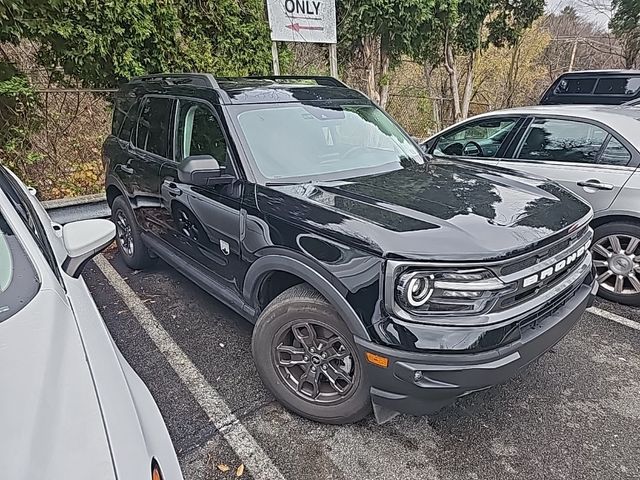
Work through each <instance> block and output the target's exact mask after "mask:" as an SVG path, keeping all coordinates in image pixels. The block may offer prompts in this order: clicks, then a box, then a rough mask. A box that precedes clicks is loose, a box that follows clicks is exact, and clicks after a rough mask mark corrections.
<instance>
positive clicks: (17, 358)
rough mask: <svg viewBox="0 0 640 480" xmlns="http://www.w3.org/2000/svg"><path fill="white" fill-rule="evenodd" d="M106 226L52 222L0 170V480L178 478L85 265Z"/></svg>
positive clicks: (158, 421) (165, 437) (152, 407)
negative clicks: (86, 279)
mask: <svg viewBox="0 0 640 480" xmlns="http://www.w3.org/2000/svg"><path fill="white" fill-rule="evenodd" d="M114 235H115V227H114V225H113V224H112V223H111V222H109V221H108V220H85V221H81V222H74V223H69V224H66V225H64V227H62V226H60V225H57V224H54V223H52V221H51V219H50V218H49V216H48V215H47V213H46V211H45V210H44V208H43V207H42V205H40V203H39V202H38V201H37V199H36V198H35V196H33V195H31V194H30V193H29V190H28V189H27V188H26V187H25V186H24V185H23V184H22V183H21V182H20V181H19V180H18V179H17V178H16V177H15V176H14V175H13V174H12V173H11V172H9V171H8V170H7V169H5V168H3V167H2V166H0V365H1V367H0V477H1V478H6V479H11V480H34V479H64V480H75V479H78V480H80V479H82V480H87V479H91V480H98V479H104V480H107V479H109V480H115V479H118V480H144V479H150V480H159V479H162V480H181V479H182V474H181V472H180V467H179V464H178V460H177V458H176V454H175V450H174V448H173V445H172V443H171V439H170V438H169V434H168V432H167V428H166V426H165V424H164V421H163V420H162V416H161V415H160V412H159V410H158V407H157V406H156V404H155V402H154V400H153V398H152V397H151V394H150V393H149V390H147V387H146V386H145V385H144V383H143V382H142V380H141V379H140V378H139V377H138V375H136V373H135V372H134V371H133V370H132V369H131V367H130V366H129V364H128V363H127V362H126V361H125V359H124V358H123V357H122V355H121V354H120V352H119V351H118V349H117V347H116V345H115V344H114V342H113V340H112V338H111V336H110V334H109V331H108V330H107V327H106V326H105V324H104V321H103V319H102V317H101V316H100V312H99V311H98V309H97V307H96V305H95V303H94V302H93V299H92V298H91V295H90V294H89V291H88V290H87V286H86V285H85V283H84V281H83V279H82V278H81V277H80V273H81V270H82V267H83V266H84V265H85V264H86V263H87V262H88V261H89V260H90V259H91V258H92V257H93V256H94V255H95V254H97V253H98V252H99V251H100V250H102V249H103V248H104V247H106V246H107V245H108V244H110V243H111V241H112V240H113V238H114Z"/></svg>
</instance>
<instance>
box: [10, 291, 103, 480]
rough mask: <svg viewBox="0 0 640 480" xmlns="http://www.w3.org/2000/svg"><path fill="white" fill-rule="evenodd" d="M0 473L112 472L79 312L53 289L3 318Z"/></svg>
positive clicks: (27, 479)
mask: <svg viewBox="0 0 640 480" xmlns="http://www.w3.org/2000/svg"><path fill="white" fill-rule="evenodd" d="M0 472H2V474H1V475H0V476H2V478H10V479H13V480H33V479H37V478H42V479H50V478H55V479H58V478H60V479H65V480H75V479H78V480H80V479H82V480H86V479H88V478H90V479H92V480H95V479H114V478H115V474H114V466H113V462H112V460H111V452H110V449H109V442H108V440H107V436H106V432H105V427H104V424H103V420H102V413H101V410H100V404H99V402H98V398H97V395H96V389H95V387H94V383H93V379H92V376H91V371H90V369H89V365H88V363H87V359H86V355H85V351H84V348H83V345H82V341H81V338H80V335H79V333H78V328H77V325H76V322H75V318H74V315H73V312H72V311H71V309H70V308H69V306H68V305H67V304H66V302H65V301H64V300H63V299H62V298H61V297H60V296H59V295H58V293H56V292H54V291H53V290H48V289H42V290H41V291H40V292H39V293H38V294H37V295H36V297H35V298H34V299H33V300H32V301H31V302H30V303H29V304H28V305H27V306H26V307H25V308H23V309H22V310H20V311H19V312H18V313H17V314H16V315H14V316H13V317H11V318H10V319H8V320H6V321H5V322H3V323H0Z"/></svg>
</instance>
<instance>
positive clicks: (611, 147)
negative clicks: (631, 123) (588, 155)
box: [599, 137, 631, 166]
mask: <svg viewBox="0 0 640 480" xmlns="http://www.w3.org/2000/svg"><path fill="white" fill-rule="evenodd" d="M629 160H631V153H629V150H627V149H626V147H625V146H624V145H622V144H621V143H620V142H619V141H618V140H616V139H615V138H613V137H611V139H610V140H609V143H608V144H607V148H605V149H604V152H602V155H601V156H600V162H599V163H604V164H607V165H621V166H624V165H626V164H627V163H629Z"/></svg>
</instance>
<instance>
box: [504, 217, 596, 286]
mask: <svg viewBox="0 0 640 480" xmlns="http://www.w3.org/2000/svg"><path fill="white" fill-rule="evenodd" d="M587 231H588V227H583V228H581V229H580V230H578V231H576V232H574V233H573V234H572V235H571V236H570V237H568V238H566V239H564V240H561V241H559V242H557V243H554V244H553V245H551V246H548V247H545V248H541V249H540V250H536V251H535V252H532V253H531V254H530V256H528V257H527V258H525V259H521V260H518V261H516V262H514V263H508V264H506V265H504V266H502V267H501V268H500V275H511V274H512V273H517V272H519V271H521V270H524V269H525V268H529V267H533V266H534V265H536V264H538V263H540V262H542V261H544V260H546V259H547V258H549V257H553V256H554V255H557V254H558V253H560V252H562V251H563V250H566V249H567V248H569V246H570V245H572V244H574V243H575V242H576V241H577V240H579V239H581V238H582V237H583V236H584V235H585V234H586V233H587Z"/></svg>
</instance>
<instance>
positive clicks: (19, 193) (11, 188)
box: [0, 167, 64, 285]
mask: <svg viewBox="0 0 640 480" xmlns="http://www.w3.org/2000/svg"><path fill="white" fill-rule="evenodd" d="M0 188H2V190H3V192H4V193H5V194H6V195H7V197H9V200H10V202H11V204H12V205H13V208H14V209H15V210H16V212H18V215H19V216H20V218H21V219H22V221H23V223H24V224H25V226H26V227H27V229H28V230H29V233H31V236H32V237H33V240H34V241H35V242H36V244H37V245H38V248H39V249H40V251H41V252H42V255H43V256H44V258H45V260H46V261H47V263H48V264H49V266H50V267H51V270H52V271H53V273H54V274H55V275H56V277H57V278H58V280H59V281H60V283H61V284H62V285H64V284H63V282H62V275H61V274H60V268H59V266H58V262H57V260H56V257H55V254H54V253H53V249H52V248H51V245H50V244H49V239H48V238H47V234H46V232H45V231H44V227H43V226H42V224H41V223H40V219H39V217H38V214H37V213H36V211H35V209H34V208H33V205H31V200H30V199H29V198H27V196H26V194H25V193H24V191H23V190H22V188H20V186H19V185H18V184H17V183H16V182H15V180H14V179H13V178H12V177H11V176H10V175H8V174H6V173H4V172H3V171H2V169H1V167H0Z"/></svg>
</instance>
